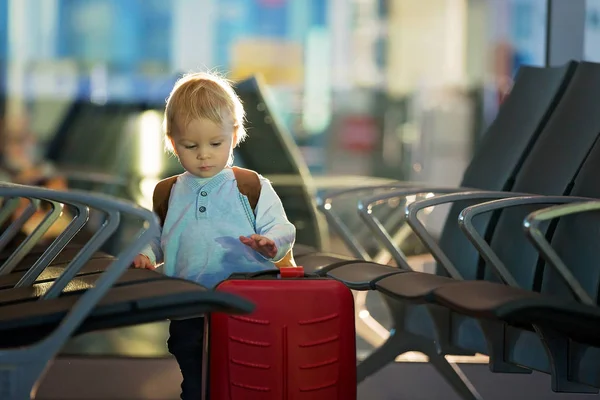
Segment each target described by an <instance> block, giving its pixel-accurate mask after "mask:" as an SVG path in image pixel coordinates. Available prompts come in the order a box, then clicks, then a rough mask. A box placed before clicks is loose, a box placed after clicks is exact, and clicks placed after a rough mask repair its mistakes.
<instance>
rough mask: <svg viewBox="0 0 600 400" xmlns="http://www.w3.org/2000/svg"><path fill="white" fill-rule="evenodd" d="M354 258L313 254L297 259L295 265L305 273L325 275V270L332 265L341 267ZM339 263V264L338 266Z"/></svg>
mask: <svg viewBox="0 0 600 400" xmlns="http://www.w3.org/2000/svg"><path fill="white" fill-rule="evenodd" d="M354 260H356V259H355V258H352V257H347V256H342V255H338V254H330V253H313V254H309V255H306V256H304V257H298V258H297V259H296V264H298V265H299V266H302V267H303V268H304V271H306V272H307V273H312V274H318V275H325V273H326V271H324V269H325V268H328V267H331V266H332V265H342V264H344V262H346V261H354ZM340 263H341V264H340Z"/></svg>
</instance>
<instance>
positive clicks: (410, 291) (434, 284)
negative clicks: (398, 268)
mask: <svg viewBox="0 0 600 400" xmlns="http://www.w3.org/2000/svg"><path fill="white" fill-rule="evenodd" d="M458 282H462V281H457V280H455V279H452V278H448V277H445V276H440V275H433V274H426V273H423V272H412V271H409V272H405V273H403V274H395V275H392V276H388V277H386V278H383V279H381V280H380V281H378V282H376V283H375V288H376V289H377V290H378V291H380V292H382V293H384V294H386V295H388V296H391V297H394V298H397V299H401V300H410V301H415V302H430V301H431V294H432V292H433V291H434V290H435V289H437V288H439V287H441V286H444V285H453V284H455V283H458Z"/></svg>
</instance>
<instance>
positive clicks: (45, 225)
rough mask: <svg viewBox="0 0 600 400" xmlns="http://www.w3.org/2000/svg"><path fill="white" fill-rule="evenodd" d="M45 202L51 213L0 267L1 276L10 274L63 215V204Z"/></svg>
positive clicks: (48, 213) (47, 214)
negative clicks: (48, 204) (48, 205)
mask: <svg viewBox="0 0 600 400" xmlns="http://www.w3.org/2000/svg"><path fill="white" fill-rule="evenodd" d="M45 201H47V202H48V203H50V208H51V209H50V211H49V212H47V213H46V215H45V216H44V219H43V220H42V221H41V222H40V223H39V224H38V225H37V226H36V227H35V228H34V229H33V231H32V232H31V233H30V234H29V235H27V237H26V238H25V240H23V241H22V242H21V243H20V244H19V246H18V247H17V248H16V249H15V251H13V252H12V254H11V255H10V257H8V259H6V261H5V262H4V263H3V264H2V266H0V275H7V274H10V273H11V272H12V271H13V270H14V269H15V267H16V266H17V265H18V264H19V262H21V260H23V258H25V256H26V255H27V254H28V253H29V252H30V251H31V249H32V248H33V247H34V246H35V245H36V244H37V243H38V242H39V241H40V239H41V238H42V236H44V234H45V233H46V232H47V231H48V229H50V227H51V226H52V224H54V223H55V222H56V220H57V219H58V218H59V217H60V215H61V214H62V212H63V209H64V205H63V204H62V203H59V202H57V201H52V200H45Z"/></svg>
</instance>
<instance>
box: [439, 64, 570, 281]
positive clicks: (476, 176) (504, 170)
mask: <svg viewBox="0 0 600 400" xmlns="http://www.w3.org/2000/svg"><path fill="white" fill-rule="evenodd" d="M576 69H577V63H576V62H569V63H568V64H565V65H564V66H561V67H552V68H538V67H528V66H523V67H521V68H520V69H519V72H518V74H517V77H516V79H515V84H514V87H513V89H512V91H511V93H510V95H509V96H508V98H507V99H506V100H505V101H504V103H503V104H502V106H501V107H500V110H499V112H498V115H497V116H496V119H495V120H494V122H493V123H492V124H491V125H490V127H489V129H488V131H487V133H486V134H485V135H484V137H483V139H482V141H481V144H480V145H479V148H478V150H477V151H476V152H475V154H474V156H473V159H472V161H471V163H470V164H469V167H468V168H467V169H466V171H465V173H464V176H463V181H462V186H463V187H473V188H480V189H485V190H510V188H511V187H512V185H513V183H514V179H515V176H516V174H517V172H518V171H519V169H520V168H521V166H522V164H523V161H524V159H525V158H526V156H527V155H528V154H529V152H530V150H531V147H532V146H533V144H534V143H535V142H536V140H537V139H538V137H539V135H540V133H541V132H542V130H543V128H544V127H545V125H546V122H547V121H548V119H549V116H550V115H551V114H552V112H553V111H554V109H555V107H556V104H558V102H559V100H560V99H561V97H562V95H563V94H564V92H565V89H566V87H568V85H569V83H570V80H571V78H572V76H573V73H574V72H575V70H576ZM468 205H470V203H466V202H458V203H455V204H453V205H452V207H451V208H450V212H449V213H448V217H447V220H446V224H445V225H444V228H443V230H442V234H441V237H440V246H441V248H442V249H443V250H444V252H445V253H446V255H447V256H448V257H449V258H450V260H451V261H452V262H453V264H454V265H455V266H457V267H458V268H462V272H463V274H464V275H463V276H464V277H465V278H466V279H474V278H475V277H476V273H477V265H478V261H479V255H478V253H477V251H475V249H474V248H473V246H472V245H471V243H470V242H469V241H468V240H467V239H466V238H465V236H464V235H463V234H462V232H460V229H459V228H458V225H457V224H456V221H457V218H458V215H459V213H460V212H461V210H463V209H464V208H465V207H466V206H468ZM490 221H491V216H487V215H486V216H482V217H481V218H479V219H478V220H477V221H476V222H477V226H478V228H479V229H480V232H481V231H485V230H486V229H487V228H488V226H489V225H490ZM438 273H442V271H441V270H439V271H438Z"/></svg>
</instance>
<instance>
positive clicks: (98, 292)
mask: <svg viewBox="0 0 600 400" xmlns="http://www.w3.org/2000/svg"><path fill="white" fill-rule="evenodd" d="M0 198H2V200H3V201H2V208H1V209H0V225H2V224H4V223H5V222H6V221H8V220H10V221H12V222H11V223H10V224H9V226H8V228H6V229H5V230H4V231H3V232H2V233H1V234H0V366H1V367H0V374H1V377H0V398H2V399H6V400H13V399H19V400H22V399H27V398H35V392H36V388H37V386H38V385H39V382H40V380H41V378H42V376H43V373H44V371H45V370H46V369H47V367H48V365H49V363H50V361H51V360H52V359H53V358H54V357H55V356H56V355H57V354H58V353H59V351H60V350H61V348H62V347H63V345H64V344H65V343H66V341H67V340H68V339H69V338H70V337H72V336H74V335H77V334H81V333H85V332H91V331H97V330H104V329H112V328H119V327H126V326H131V325H137V324H143V323H148V322H156V321H163V320H165V319H168V318H185V317H192V316H196V315H198V314H202V313H206V312H216V311H219V312H226V313H231V314H247V313H250V312H251V311H252V310H253V309H254V305H253V304H252V303H250V302H248V301H246V300H244V299H242V298H240V297H237V296H233V295H229V294H226V293H219V292H215V291H212V290H207V289H206V288H204V287H202V286H200V285H197V284H195V283H193V282H189V281H185V280H181V279H173V278H167V277H166V276H164V275H162V274H160V273H158V272H155V271H150V270H139V269H132V268H130V266H131V263H132V261H133V259H134V257H135V256H136V255H137V254H138V253H139V252H140V250H142V248H143V247H144V246H145V245H146V244H147V243H148V242H149V240H150V238H151V237H152V235H154V234H156V232H157V231H158V229H159V227H158V221H157V218H156V216H155V215H154V214H153V213H152V212H151V211H149V210H146V209H144V208H141V207H138V206H136V205H134V204H132V203H130V202H126V201H122V200H118V199H115V198H112V197H108V196H103V195H99V194H90V193H86V192H79V191H69V192H59V191H54V190H49V189H44V188H37V187H29V186H22V185H14V184H9V183H4V182H3V183H0ZM21 199H27V200H28V201H29V205H28V207H27V208H26V209H25V211H24V212H22V213H21V214H20V215H16V214H15V211H16V210H17V209H18V208H19V204H20V201H21ZM42 203H47V204H49V205H50V207H49V211H48V212H47V213H46V214H45V217H44V218H43V220H42V221H41V222H40V224H39V225H38V226H37V228H36V229H34V230H33V232H31V234H30V235H29V236H27V237H26V238H25V239H24V240H23V241H21V242H20V244H19V245H18V247H16V248H6V245H7V243H9V242H10V241H11V240H12V239H13V238H14V236H15V235H16V234H18V232H19V231H20V230H21V227H22V226H23V224H24V223H25V222H26V221H27V220H28V219H29V218H31V216H32V215H33V214H34V213H35V212H37V211H38V210H39V209H40V205H41V204H42ZM65 207H67V208H69V209H70V211H72V213H73V215H74V218H73V219H72V221H71V222H70V224H69V225H68V226H67V227H66V229H65V230H64V231H63V232H62V233H61V234H60V235H59V236H58V237H57V238H56V239H55V240H54V241H53V242H52V243H51V244H50V245H43V244H40V243H39V239H40V237H41V236H42V235H43V233H44V232H45V231H46V230H47V229H48V228H49V227H50V226H51V225H52V224H53V223H54V222H55V221H56V220H57V219H58V217H59V216H60V214H61V213H62V212H63V210H64V208H65ZM91 210H95V211H97V212H102V213H103V214H104V215H105V219H104V223H103V224H102V226H101V227H100V229H98V230H97V231H96V232H95V233H94V234H93V236H92V237H91V238H90V240H89V241H87V242H86V243H85V244H83V245H81V244H74V243H72V240H73V238H74V237H75V236H76V235H77V233H78V232H79V231H80V230H81V229H82V228H83V227H84V226H85V225H86V223H87V222H88V220H89V216H90V211H91ZM126 220H127V221H128V223H137V224H138V226H139V227H140V230H139V233H138V234H137V235H133V236H132V240H131V241H130V242H128V243H124V244H123V246H122V247H123V250H122V251H121V252H120V253H119V254H118V255H117V256H116V257H115V256H111V255H109V254H107V253H104V252H102V251H99V249H100V248H101V247H102V245H103V244H104V243H105V242H106V241H107V240H108V239H109V238H110V237H111V236H112V235H113V234H114V233H115V231H116V230H117V228H118V227H119V225H120V224H121V223H123V222H125V221H126Z"/></svg>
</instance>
